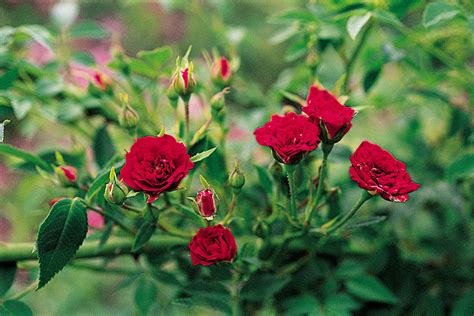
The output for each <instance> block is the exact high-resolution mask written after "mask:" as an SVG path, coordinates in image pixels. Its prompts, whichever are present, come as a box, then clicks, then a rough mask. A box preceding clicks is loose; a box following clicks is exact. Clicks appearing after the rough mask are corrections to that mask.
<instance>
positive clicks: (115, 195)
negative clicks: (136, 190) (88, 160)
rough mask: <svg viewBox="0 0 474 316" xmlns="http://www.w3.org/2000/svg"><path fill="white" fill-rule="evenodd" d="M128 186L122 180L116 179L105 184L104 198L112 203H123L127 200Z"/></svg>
mask: <svg viewBox="0 0 474 316" xmlns="http://www.w3.org/2000/svg"><path fill="white" fill-rule="evenodd" d="M128 191H129V190H128V187H127V186H126V185H125V184H124V183H123V182H122V181H121V180H117V179H115V180H114V181H112V182H109V183H107V185H106V186H105V192H104V198H105V200H106V201H107V202H109V203H111V204H117V205H122V204H123V203H124V202H125V200H127V194H128Z"/></svg>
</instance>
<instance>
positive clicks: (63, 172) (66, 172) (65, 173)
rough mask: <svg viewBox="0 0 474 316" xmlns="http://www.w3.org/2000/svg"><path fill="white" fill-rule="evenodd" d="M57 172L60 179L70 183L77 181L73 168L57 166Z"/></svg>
mask: <svg viewBox="0 0 474 316" xmlns="http://www.w3.org/2000/svg"><path fill="white" fill-rule="evenodd" d="M58 172H59V174H60V177H61V178H64V179H67V181H69V182H71V183H74V182H76V181H77V169H76V168H74V167H73V166H59V167H58Z"/></svg>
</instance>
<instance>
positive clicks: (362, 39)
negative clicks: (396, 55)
mask: <svg viewBox="0 0 474 316" xmlns="http://www.w3.org/2000/svg"><path fill="white" fill-rule="evenodd" d="M371 28H372V23H371V22H369V23H368V24H367V26H366V28H365V30H364V31H362V32H363V33H362V34H361V36H360V40H359V42H358V43H357V46H356V47H355V48H354V52H353V53H352V56H351V58H350V59H349V62H348V63H347V65H346V77H345V78H344V83H343V86H342V92H343V93H344V94H347V93H349V91H348V88H349V81H350V77H351V73H352V68H353V66H354V64H355V62H356V60H357V56H358V55H359V52H360V50H361V48H362V46H363V45H364V43H365V40H366V39H367V36H368V35H369V31H370V29H371Z"/></svg>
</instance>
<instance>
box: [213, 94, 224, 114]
mask: <svg viewBox="0 0 474 316" xmlns="http://www.w3.org/2000/svg"><path fill="white" fill-rule="evenodd" d="M224 106H225V96H224V94H223V93H222V92H219V93H217V94H215V95H213V96H212V97H211V108H212V110H214V111H216V112H217V113H219V112H220V111H222V109H223V108H224Z"/></svg>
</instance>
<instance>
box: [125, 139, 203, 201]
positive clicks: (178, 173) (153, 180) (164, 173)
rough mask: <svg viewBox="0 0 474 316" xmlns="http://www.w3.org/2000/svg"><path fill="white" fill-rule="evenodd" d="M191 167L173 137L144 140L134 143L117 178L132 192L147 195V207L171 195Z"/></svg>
mask: <svg viewBox="0 0 474 316" xmlns="http://www.w3.org/2000/svg"><path fill="white" fill-rule="evenodd" d="M193 167H194V164H193V163H192V162H191V160H190V157H189V155H188V154H187V153H186V147H185V146H184V144H182V143H179V142H177V141H176V139H174V137H173V136H170V135H163V136H159V137H152V136H146V137H142V138H139V139H137V140H136V141H135V144H133V146H132V148H130V152H129V153H127V155H126V156H125V165H124V166H123V168H122V170H121V172H120V178H121V180H123V182H125V184H126V185H128V186H129V187H130V188H132V189H133V190H135V191H143V192H145V193H146V194H148V200H147V203H151V202H153V201H155V200H156V199H157V198H158V195H159V194H160V193H162V192H165V191H173V190H175V189H176V188H177V187H178V186H179V183H180V182H181V180H182V179H183V178H184V177H186V175H187V174H188V173H189V170H191V169H192V168H193Z"/></svg>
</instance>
